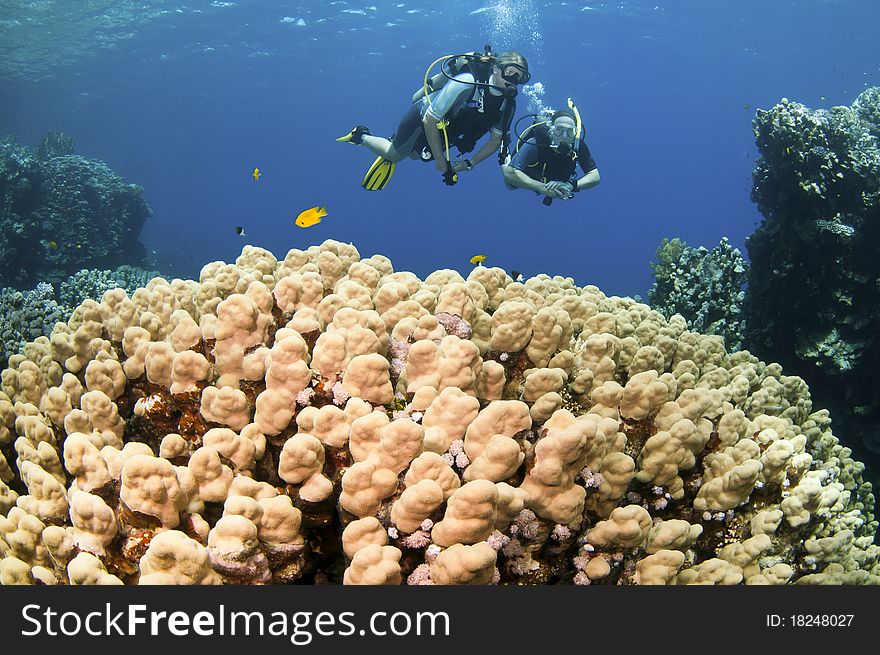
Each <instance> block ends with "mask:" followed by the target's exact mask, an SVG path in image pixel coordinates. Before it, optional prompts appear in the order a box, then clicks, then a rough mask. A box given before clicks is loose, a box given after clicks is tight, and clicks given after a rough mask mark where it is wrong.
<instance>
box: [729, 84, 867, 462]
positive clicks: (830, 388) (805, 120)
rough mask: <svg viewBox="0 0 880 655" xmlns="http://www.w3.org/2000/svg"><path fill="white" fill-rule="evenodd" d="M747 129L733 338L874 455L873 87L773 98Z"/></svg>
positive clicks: (851, 438)
mask: <svg viewBox="0 0 880 655" xmlns="http://www.w3.org/2000/svg"><path fill="white" fill-rule="evenodd" d="M754 130H755V139H756V143H757V145H758V149H759V150H760V153H761V157H760V159H759V160H758V161H757V165H756V167H755V170H754V172H753V182H754V184H753V189H752V199H753V200H754V202H755V203H757V205H758V208H759V209H760V211H761V213H762V214H763V215H764V221H763V222H762V223H761V225H760V226H759V227H758V229H757V230H756V231H755V232H754V234H752V235H751V236H750V237H749V238H748V240H747V242H746V245H747V248H748V254H749V260H750V263H751V269H750V272H749V283H748V293H747V295H746V299H745V306H744V312H745V317H746V334H745V345H746V347H748V348H749V350H750V351H752V352H754V353H755V354H757V355H758V356H761V357H772V358H773V359H774V360H776V361H779V362H780V363H782V365H783V366H784V367H786V368H787V369H790V370H791V371H793V372H796V373H797V374H798V375H801V376H802V377H804V379H805V380H806V381H807V382H808V384H809V386H810V389H811V391H812V396H813V398H814V400H815V401H816V402H817V403H821V404H822V405H823V406H826V407H829V408H830V409H831V410H832V415H833V416H834V417H835V427H836V431H837V433H838V434H840V435H843V438H844V440H845V442H847V443H851V442H858V441H859V440H861V441H862V442H863V444H864V446H865V447H866V448H869V449H871V450H872V451H873V452H874V457H875V458H876V460H875V459H872V464H874V463H875V462H876V464H880V379H878V377H877V374H876V373H877V370H878V368H880V148H878V146H880V88H876V87H875V88H870V89H866V90H865V91H864V92H863V93H862V94H861V95H860V96H859V97H858V98H857V99H856V100H855V101H854V102H853V104H852V106H849V107H845V106H844V107H832V108H830V109H809V108H807V107H805V106H804V105H802V104H799V103H796V102H790V101H788V100H787V99H783V100H782V102H781V103H779V104H778V105H776V106H775V107H773V108H771V109H769V110H767V111H761V110H759V111H758V112H757V115H756V118H755V121H754ZM873 468H875V469H876V470H877V471H880V466H876V465H874V466H873ZM875 474H876V471H875Z"/></svg>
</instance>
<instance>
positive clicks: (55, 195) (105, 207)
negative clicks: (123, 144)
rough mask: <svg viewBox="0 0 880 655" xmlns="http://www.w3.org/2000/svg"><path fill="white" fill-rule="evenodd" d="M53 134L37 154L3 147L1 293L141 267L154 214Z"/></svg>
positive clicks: (132, 190) (138, 194)
mask: <svg viewBox="0 0 880 655" xmlns="http://www.w3.org/2000/svg"><path fill="white" fill-rule="evenodd" d="M72 153H73V142H72V140H71V139H70V138H69V137H66V136H64V135H61V134H55V133H50V134H49V135H47V136H46V138H45V139H44V140H43V142H42V143H41V144H40V146H39V148H38V149H37V153H34V152H33V151H31V150H30V149H29V148H26V147H24V146H21V145H18V144H17V143H16V142H15V140H14V139H12V138H10V137H7V138H5V139H2V140H0V285H2V286H14V287H17V288H25V287H28V286H31V285H34V284H36V282H37V281H42V282H56V281H59V280H60V279H61V278H63V277H66V276H68V275H70V274H71V273H73V272H74V271H77V270H80V269H82V268H88V267H100V268H108V267H109V268H112V267H115V266H119V265H121V264H124V263H127V264H133V265H144V264H145V263H146V253H145V252H144V249H143V246H142V245H141V244H140V242H139V241H138V236H139V235H140V231H141V227H142V226H143V224H144V221H145V220H146V219H147V218H148V217H149V216H150V215H151V214H152V212H151V210H150V208H149V207H148V206H147V204H146V202H144V199H143V196H142V193H143V190H142V189H141V187H139V186H137V185H135V184H126V183H125V181H124V180H123V179H122V178H121V177H119V176H118V175H116V174H115V173H114V172H113V171H112V170H110V169H109V168H108V167H107V166H106V164H104V163H103V162H100V161H97V160H90V159H86V158H84V157H80V156H78V155H74V154H72Z"/></svg>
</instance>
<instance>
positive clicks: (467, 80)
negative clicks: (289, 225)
mask: <svg viewBox="0 0 880 655" xmlns="http://www.w3.org/2000/svg"><path fill="white" fill-rule="evenodd" d="M438 63H439V64H440V72H439V73H437V74H435V75H433V76H431V69H432V68H433V67H434V66H435V65H436V64H438ZM530 77H531V76H530V74H529V65H528V62H527V61H526V59H525V57H523V56H522V55H521V54H519V53H517V52H513V51H507V52H502V53H500V54H498V55H495V54H494V53H492V49H491V47H490V46H486V48H485V50H484V52H482V53H478V52H476V53H466V54H462V55H448V56H445V57H440V58H439V59H437V60H436V61H434V63H432V64H431V66H429V67H428V70H427V71H426V72H425V77H424V84H423V85H422V87H421V88H420V89H419V90H418V91H416V93H415V94H414V95H413V98H412V106H411V107H410V108H409V110H408V111H407V112H406V114H404V116H403V118H402V119H401V121H400V125H399V126H398V128H397V132H396V133H395V134H394V135H393V136H392V138H391V139H386V138H384V137H380V136H375V135H373V134H371V133H370V130H369V129H367V128H366V127H364V126H363V125H358V126H357V127H355V128H354V129H353V130H352V131H351V132H349V133H348V134H346V135H345V136H342V137H339V138H338V139H336V140H337V141H342V142H347V143H351V144H353V145H362V146H365V147H366V148H367V149H369V150H371V151H372V152H374V153H376V155H378V156H377V157H376V160H375V161H374V162H373V164H372V166H370V168H369V170H368V171H367V174H366V175H365V176H364V179H363V181H362V182H361V186H363V188H364V189H367V190H368V191H379V190H381V189H384V188H385V186H386V185H387V184H388V182H389V180H390V179H391V176H392V175H393V174H394V169H395V167H396V166H397V163H398V162H400V161H402V160H403V159H405V158H406V157H409V158H411V159H420V160H422V161H431V160H433V161H434V165H435V166H436V167H437V170H439V171H440V172H441V173H443V182H444V183H445V184H447V185H449V186H452V185H454V184H455V183H456V182H458V174H459V173H460V172H462V171H469V170H471V169H472V168H473V167H474V166H476V165H477V164H479V163H480V162H481V161H483V160H484V159H486V158H488V157H489V156H491V155H492V153H494V152H496V151H497V150H498V149H499V147H500V148H501V149H502V150H501V155H500V156H499V159H498V161H499V163H501V162H503V161H504V160H505V159H506V158H507V154H508V152H507V149H508V145H509V133H510V123H511V121H512V119H513V114H514V112H515V111H516V100H515V97H516V87H517V86H519V85H521V84H525V83H526V82H528V81H529V78H530ZM486 133H490V137H489V140H488V141H487V142H486V143H485V144H484V145H483V146H482V147H481V148H480V149H479V150H478V151H477V152H476V153H475V154H474V155H473V156H471V158H470V159H463V160H458V161H452V159H451V156H450V152H449V149H450V146H455V147H456V148H457V149H458V152H459V155H464V154H467V153H469V152H471V151H472V150H473V149H474V148H475V147H476V143H477V141H478V140H479V139H480V138H482V137H483V136H484V135H485V134H486Z"/></svg>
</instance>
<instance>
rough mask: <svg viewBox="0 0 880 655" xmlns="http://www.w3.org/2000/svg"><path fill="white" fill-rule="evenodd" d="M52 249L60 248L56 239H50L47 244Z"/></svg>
mask: <svg viewBox="0 0 880 655" xmlns="http://www.w3.org/2000/svg"><path fill="white" fill-rule="evenodd" d="M47 245H48V246H49V247H50V248H51V249H52V250H58V244H57V243H56V242H55V241H50V242H49V243H48V244H47Z"/></svg>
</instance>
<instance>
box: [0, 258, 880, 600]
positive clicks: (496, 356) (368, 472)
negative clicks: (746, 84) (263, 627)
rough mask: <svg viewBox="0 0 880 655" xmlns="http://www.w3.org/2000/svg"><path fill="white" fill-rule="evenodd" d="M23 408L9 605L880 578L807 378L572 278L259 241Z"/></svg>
mask: <svg viewBox="0 0 880 655" xmlns="http://www.w3.org/2000/svg"><path fill="white" fill-rule="evenodd" d="M441 318H442V320H441ZM0 389H2V392H0V453H2V457H0V513H2V515H3V516H0V582H2V584H4V585H7V584H46V585H54V584H120V583H124V584H223V583H225V584H267V583H279V584H281V583H314V582H333V583H345V584H402V583H405V584H513V585H532V584H554V583H575V584H617V585H630V584H739V583H745V584H785V583H801V584H819V583H826V584H833V583H878V582H880V563H878V559H880V547H878V546H875V545H874V544H873V538H874V535H875V533H876V531H877V523H876V522H875V521H874V520H873V519H872V515H871V512H872V510H873V505H874V497H873V495H872V492H871V487H870V485H869V484H866V483H865V482H864V481H863V480H862V477H861V466H860V464H859V463H858V462H855V461H853V460H852V458H851V457H850V452H849V450H848V449H846V448H844V447H842V446H841V445H840V444H839V443H838V440H837V438H836V437H835V436H834V434H833V433H832V431H831V427H830V419H829V415H828V412H827V411H824V410H819V411H814V408H813V406H812V402H811V400H810V396H809V393H808V390H807V387H806V385H805V384H804V382H803V381H802V380H801V379H800V378H797V377H792V376H787V375H784V374H783V372H782V368H781V367H780V366H779V365H778V364H766V363H764V362H761V361H759V360H758V359H757V358H755V357H753V356H752V355H750V354H749V353H747V352H728V351H726V350H725V348H724V346H723V344H722V340H721V338H720V337H718V336H706V335H700V334H698V333H695V332H691V331H689V330H688V329H687V326H686V324H685V322H684V320H683V319H682V318H681V317H680V316H673V317H672V318H671V319H668V320H667V319H665V318H664V317H663V316H662V315H661V314H660V313H659V312H657V311H654V310H651V309H650V308H649V307H648V306H646V305H643V304H641V303H638V302H636V301H634V300H632V299H629V298H618V297H607V296H606V295H605V294H603V293H602V292H601V291H600V290H599V289H598V288H596V287H594V286H586V287H577V286H576V285H575V284H574V281H573V280H572V279H571V278H565V277H561V276H555V277H550V276H548V275H543V274H542V275H538V276H536V277H533V278H531V279H529V280H526V281H525V282H524V283H517V282H514V281H512V280H511V278H510V277H509V276H508V275H507V274H506V273H505V272H504V271H503V270H502V269H500V268H494V267H492V268H490V267H482V266H481V267H475V268H474V269H473V270H472V271H471V272H470V274H469V275H468V278H467V279H464V278H463V277H462V276H461V275H460V274H459V273H458V272H456V271H453V270H448V269H444V270H439V271H435V272H433V273H431V274H430V275H429V276H428V277H427V278H426V279H424V280H421V279H419V278H418V277H417V276H416V275H414V274H412V273H409V272H405V271H397V272H396V271H394V269H393V267H392V265H391V262H390V261H389V260H388V259H387V258H386V257H383V256H381V255H373V256H371V257H368V258H361V256H360V254H359V253H358V251H357V250H356V248H355V247H354V246H353V245H351V244H344V243H339V242H336V241H325V242H324V243H323V244H322V245H320V246H313V247H310V248H309V249H307V250H304V251H303V250H291V251H289V252H288V253H287V255H286V256H285V257H284V259H283V260H281V261H279V260H277V259H276V258H275V257H274V256H273V255H272V254H271V253H270V252H268V251H266V250H263V249H260V248H255V247H251V246H247V247H245V248H244V250H243V251H242V253H241V256H240V257H239V258H238V259H237V260H236V262H235V264H225V263H223V262H212V263H209V264H207V265H206V266H204V267H203V269H202V271H201V275H200V279H199V281H198V282H195V281H185V280H179V279H175V280H173V281H171V282H168V281H166V280H164V279H162V278H155V279H153V280H151V281H150V282H149V283H148V284H147V285H146V286H145V287H144V288H141V289H138V290H137V291H135V292H134V293H133V294H132V295H131V296H130V297H129V296H128V295H127V294H126V293H125V292H124V291H122V290H113V291H109V292H107V293H105V294H104V296H103V298H102V300H101V301H100V302H96V301H94V300H86V301H84V302H83V303H82V304H81V305H79V306H78V307H77V309H76V311H75V312H74V313H73V315H72V316H71V318H70V320H69V321H67V323H58V324H56V326H55V328H54V329H53V330H52V333H51V334H50V335H47V336H43V337H40V338H38V339H36V340H35V341H34V342H32V343H29V344H28V345H27V346H26V347H25V349H24V352H23V354H21V355H15V356H13V357H12V358H10V362H9V368H7V369H6V370H4V371H3V372H2V376H0Z"/></svg>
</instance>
